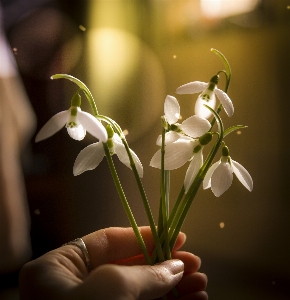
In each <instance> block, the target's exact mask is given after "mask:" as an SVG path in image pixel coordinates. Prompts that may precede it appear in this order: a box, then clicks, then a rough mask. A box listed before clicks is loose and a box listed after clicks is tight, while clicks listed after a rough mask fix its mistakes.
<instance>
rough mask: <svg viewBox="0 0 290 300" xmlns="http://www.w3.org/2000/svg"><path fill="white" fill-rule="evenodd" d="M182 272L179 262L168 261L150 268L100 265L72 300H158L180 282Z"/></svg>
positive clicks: (182, 266) (76, 291) (77, 290)
mask: <svg viewBox="0 0 290 300" xmlns="http://www.w3.org/2000/svg"><path fill="white" fill-rule="evenodd" d="M183 270H184V265H183V263H182V261H180V260H168V261H166V262H163V263H161V264H158V265H154V266H148V265H146V266H119V265H114V264H106V265H102V266H100V267H98V268H96V269H95V270H93V271H92V272H91V273H90V275H89V276H88V277H87V278H86V280H85V281H84V283H83V284H82V285H80V286H79V287H78V288H77V289H76V290H75V291H74V295H73V299H126V300H133V299H134V300H135V299H155V298H159V297H161V296H163V295H165V294H166V293H168V292H169V291H170V290H171V289H172V288H173V287H174V286H175V285H176V284H177V283H178V282H179V281H180V279H181V278H182V276H183ZM96 282H97V283H98V284H96ZM112 287H113V288H112ZM80 296H81V298H79V297H80Z"/></svg>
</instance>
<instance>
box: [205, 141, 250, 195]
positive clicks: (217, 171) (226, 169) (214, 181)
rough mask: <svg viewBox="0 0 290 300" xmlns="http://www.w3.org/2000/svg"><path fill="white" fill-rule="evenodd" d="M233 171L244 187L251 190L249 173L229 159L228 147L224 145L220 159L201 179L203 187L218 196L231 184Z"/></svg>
mask: <svg viewBox="0 0 290 300" xmlns="http://www.w3.org/2000/svg"><path fill="white" fill-rule="evenodd" d="M233 173H234V174H235V175H236V176H237V178H238V179H239V181H240V182H241V183H242V184H243V186H244V187H245V188H247V189H248V190H249V191H250V192H251V191H252V190H253V180H252V177H251V175H250V174H249V172H248V171H247V170H246V169H245V168H244V167H243V166H242V165H241V164H239V163H238V162H236V161H234V160H233V159H231V157H230V156H229V150H228V147H226V146H224V147H223V149H222V157H221V159H220V160H219V161H218V162H216V163H214V164H213V165H212V166H211V167H210V168H209V170H208V171H207V173H206V175H205V177H204V180H203V188H204V189H208V188H211V190H212V192H213V193H214V195H215V196H216V197H219V196H220V195H222V194H223V193H224V192H225V191H226V190H227V189H228V188H229V187H230V186H231V184H232V181H233Z"/></svg>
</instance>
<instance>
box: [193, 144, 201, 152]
mask: <svg viewBox="0 0 290 300" xmlns="http://www.w3.org/2000/svg"><path fill="white" fill-rule="evenodd" d="M201 148H202V146H201V145H197V146H195V147H194V149H193V152H194V153H198V152H199V151H200V150H201Z"/></svg>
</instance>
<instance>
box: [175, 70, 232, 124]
mask: <svg viewBox="0 0 290 300" xmlns="http://www.w3.org/2000/svg"><path fill="white" fill-rule="evenodd" d="M218 81H219V75H215V76H213V77H212V78H211V80H210V82H209V83H205V82H201V81H193V82H189V83H186V84H184V85H182V86H180V87H178V88H177V90H176V93H177V94H195V93H200V92H202V93H201V94H200V95H199V96H198V98H197V101H196V103H195V114H196V115H198V116H200V117H202V118H205V119H208V118H209V117H210V116H211V115H212V113H211V112H210V111H209V110H208V109H207V108H206V107H205V106H204V104H206V105H208V106H209V107H211V108H212V109H215V106H216V96H217V97H218V99H219V101H220V102H221V104H222V106H223V108H224V110H225V112H226V113H227V115H228V116H229V117H231V116H232V115H233V113H234V106H233V103H232V101H231V99H230V98H229V96H228V95H227V94H226V93H225V92H224V91H222V90H220V89H218V88H217V84H218Z"/></svg>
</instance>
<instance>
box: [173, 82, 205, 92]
mask: <svg viewBox="0 0 290 300" xmlns="http://www.w3.org/2000/svg"><path fill="white" fill-rule="evenodd" d="M207 87H208V83H205V82H201V81H193V82H189V83H186V84H184V85H182V86H180V87H179V88H177V90H176V93H177V94H195V93H200V92H202V91H203V90H204V89H206V88H207Z"/></svg>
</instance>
